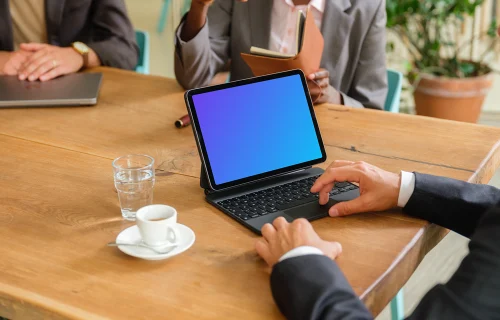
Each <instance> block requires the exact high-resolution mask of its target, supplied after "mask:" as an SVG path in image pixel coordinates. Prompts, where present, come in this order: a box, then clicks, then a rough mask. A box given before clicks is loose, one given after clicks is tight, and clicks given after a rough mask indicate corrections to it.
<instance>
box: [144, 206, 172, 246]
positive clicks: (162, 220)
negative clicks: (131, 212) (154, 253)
mask: <svg viewBox="0 0 500 320" xmlns="http://www.w3.org/2000/svg"><path fill="white" fill-rule="evenodd" d="M136 221H137V227H138V228H139V232H140V234H141V237H142V241H144V243H145V244H147V245H148V246H152V247H156V246H162V245H168V244H172V243H176V242H178V241H179V239H180V237H179V231H178V229H177V211H176V210H175V209H174V208H172V207H170V206H166V205H163V204H153V205H149V206H145V207H142V208H140V209H139V210H138V211H137V213H136Z"/></svg>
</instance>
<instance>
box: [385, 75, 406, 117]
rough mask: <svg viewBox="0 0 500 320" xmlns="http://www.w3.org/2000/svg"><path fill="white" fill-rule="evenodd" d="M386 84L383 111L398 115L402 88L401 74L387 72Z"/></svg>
mask: <svg viewBox="0 0 500 320" xmlns="http://www.w3.org/2000/svg"><path fill="white" fill-rule="evenodd" d="M387 84H388V88H387V89H388V90H387V98H386V99H385V106H384V110H385V111H389V112H395V113H398V112H399V102H400V100H401V90H402V88H403V74H402V73H401V72H398V71H394V70H387Z"/></svg>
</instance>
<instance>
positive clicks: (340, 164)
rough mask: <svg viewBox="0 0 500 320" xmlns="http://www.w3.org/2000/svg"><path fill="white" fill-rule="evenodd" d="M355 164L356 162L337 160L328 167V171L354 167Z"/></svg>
mask: <svg viewBox="0 0 500 320" xmlns="http://www.w3.org/2000/svg"><path fill="white" fill-rule="evenodd" d="M353 164H354V161H349V160H335V161H333V162H332V163H330V165H329V166H328V169H330V168H340V167H345V166H352V165H353Z"/></svg>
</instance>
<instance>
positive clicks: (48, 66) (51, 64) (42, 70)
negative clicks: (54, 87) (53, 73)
mask: <svg viewBox="0 0 500 320" xmlns="http://www.w3.org/2000/svg"><path fill="white" fill-rule="evenodd" d="M56 67H57V62H56V60H49V61H45V62H44V63H42V64H41V65H40V66H39V67H38V68H36V69H35V70H34V71H33V72H32V73H31V74H30V75H29V76H28V80H29V81H34V80H37V79H38V78H40V76H42V75H44V74H46V73H47V72H49V71H50V70H52V69H54V68H56Z"/></svg>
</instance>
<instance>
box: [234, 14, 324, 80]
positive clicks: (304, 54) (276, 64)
mask: <svg viewBox="0 0 500 320" xmlns="http://www.w3.org/2000/svg"><path fill="white" fill-rule="evenodd" d="M323 47H324V39H323V36H322V35H321V31H320V30H319V28H318V26H317V25H316V22H315V21H314V16H313V14H312V13H311V12H310V9H308V10H307V14H306V15H305V18H304V15H303V13H302V14H299V15H298V17H297V41H296V48H295V49H296V52H297V53H296V54H292V55H287V54H282V53H279V52H274V51H271V50H267V49H263V48H256V47H251V48H250V53H241V57H242V58H243V60H244V61H245V62H246V63H247V65H248V66H249V67H250V69H251V70H252V72H253V74H254V75H255V76H262V75H267V74H272V73H277V72H283V71H287V70H293V69H301V70H302V71H303V72H304V73H305V74H306V75H308V74H311V73H314V72H316V71H318V69H319V66H320V63H321V56H322V54H323Z"/></svg>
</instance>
